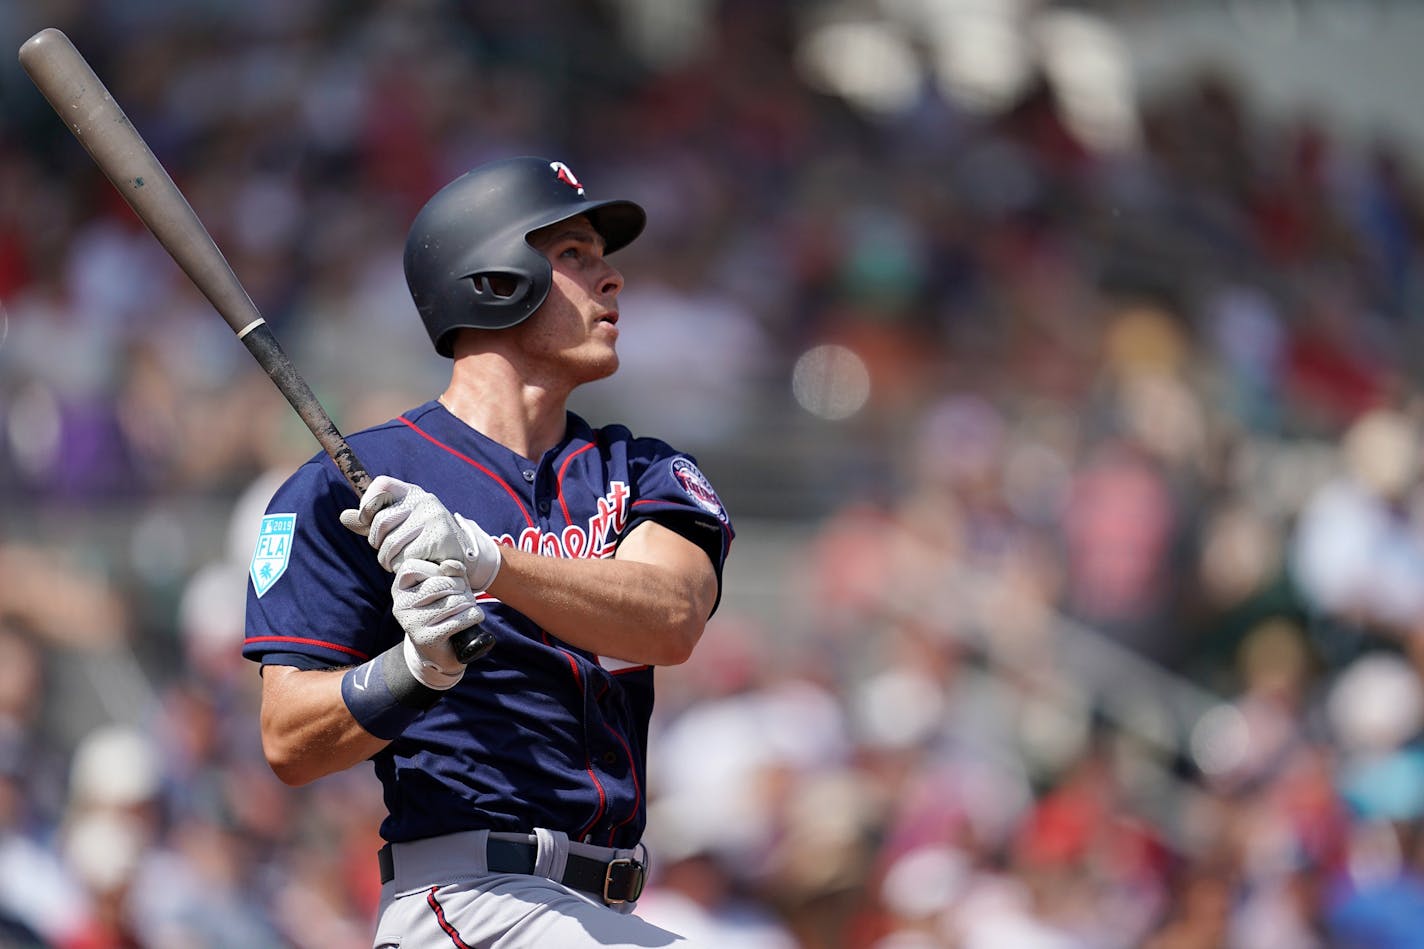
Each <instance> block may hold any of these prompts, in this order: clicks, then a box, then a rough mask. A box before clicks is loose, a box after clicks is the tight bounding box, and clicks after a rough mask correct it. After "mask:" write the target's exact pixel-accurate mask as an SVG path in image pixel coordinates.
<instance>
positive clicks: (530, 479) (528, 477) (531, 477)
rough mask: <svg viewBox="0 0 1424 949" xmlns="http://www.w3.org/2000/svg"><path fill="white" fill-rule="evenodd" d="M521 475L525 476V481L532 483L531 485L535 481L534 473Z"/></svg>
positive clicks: (522, 472)
mask: <svg viewBox="0 0 1424 949" xmlns="http://www.w3.org/2000/svg"><path fill="white" fill-rule="evenodd" d="M520 474H522V475H524V480H525V481H528V482H530V483H531V484H532V483H533V481H534V472H532V471H521V472H520Z"/></svg>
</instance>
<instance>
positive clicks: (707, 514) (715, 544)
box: [624, 439, 735, 611]
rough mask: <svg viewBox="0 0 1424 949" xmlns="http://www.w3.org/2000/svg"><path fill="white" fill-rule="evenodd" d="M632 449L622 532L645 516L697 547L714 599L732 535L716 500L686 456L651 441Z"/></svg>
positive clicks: (728, 520) (719, 593)
mask: <svg viewBox="0 0 1424 949" xmlns="http://www.w3.org/2000/svg"><path fill="white" fill-rule="evenodd" d="M635 453H636V455H637V456H638V458H637V461H639V462H641V464H639V465H637V466H635V468H634V470H635V471H636V472H637V488H636V491H635V495H634V499H633V503H632V509H631V511H630V512H629V519H628V527H627V529H626V530H625V531H624V535H625V536H626V535H627V533H628V532H629V531H632V530H633V528H635V527H637V526H638V525H639V524H641V523H642V522H643V521H649V520H650V521H653V522H655V523H657V524H659V525H660V526H662V527H666V528H667V529H668V530H671V531H673V532H674V533H676V534H679V535H681V536H682V537H684V538H686V539H687V540H690V541H692V542H693V543H694V544H696V545H697V546H698V547H701V548H702V549H703V550H704V551H705V552H706V553H707V557H708V559H710V560H711V561H712V567H713V569H714V570H716V572H717V600H718V602H720V601H721V598H722V566H723V564H725V563H726V560H727V553H728V551H729V550H730V549H731V545H732V538H733V537H734V536H735V532H734V530H733V528H732V520H731V517H730V516H729V515H728V514H727V509H726V507H725V506H724V505H723V504H722V499H721V498H720V497H718V496H717V492H716V490H715V489H714V488H713V487H712V483H711V482H710V481H708V480H707V477H706V476H705V475H704V474H703V473H702V471H701V469H699V468H698V467H697V461H696V459H694V458H693V457H692V456H691V455H687V454H683V453H681V452H677V451H675V450H674V449H672V448H670V447H669V446H667V445H665V444H663V443H662V442H659V441H655V440H652V439H642V440H639V442H638V443H637V444H636V445H635ZM713 609H714V611H715V606H714V608H713Z"/></svg>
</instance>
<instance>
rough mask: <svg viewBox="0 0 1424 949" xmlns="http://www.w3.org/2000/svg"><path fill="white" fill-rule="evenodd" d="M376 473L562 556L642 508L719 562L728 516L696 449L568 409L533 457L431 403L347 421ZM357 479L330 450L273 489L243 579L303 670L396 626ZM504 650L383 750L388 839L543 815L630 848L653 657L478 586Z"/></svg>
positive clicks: (352, 660)
mask: <svg viewBox="0 0 1424 949" xmlns="http://www.w3.org/2000/svg"><path fill="white" fill-rule="evenodd" d="M348 441H349V442H350V444H351V447H352V450H353V451H354V452H355V453H356V455H357V457H359V458H360V459H361V460H362V462H363V463H364V464H365V465H366V466H367V468H368V469H369V470H370V471H371V472H372V474H387V475H391V476H393V477H396V478H399V479H401V480H403V481H409V482H411V483H414V484H418V485H420V486H421V487H423V488H425V489H426V490H427V491H430V492H431V493H433V494H435V495H436V496H438V497H439V498H440V499H441V500H442V501H443V502H444V503H445V505H446V506H447V507H448V508H449V509H450V510H451V511H454V512H458V513H460V514H462V515H464V516H465V517H467V518H471V519H472V520H474V521H476V522H478V523H479V525H480V526H481V527H483V528H484V529H485V530H486V531H488V532H489V533H490V534H491V535H492V536H493V537H494V538H495V539H496V540H498V541H499V542H501V543H504V544H509V545H514V546H518V547H520V548H521V549H523V550H527V551H537V552H538V553H540V554H543V555H546V556H555V557H589V558H593V557H611V556H612V555H613V552H614V550H615V549H616V548H617V545H618V541H619V540H620V538H621V537H623V536H625V535H626V534H627V533H628V531H630V530H632V529H633V528H634V527H635V526H637V525H638V524H639V523H640V522H642V521H644V520H649V519H651V520H653V521H656V522H658V523H659V524H663V525H665V526H667V527H669V528H670V529H672V530H675V531H677V532H678V533H679V534H681V535H682V536H684V537H687V538H688V539H690V540H692V541H693V542H695V543H697V544H698V545H699V546H700V547H702V548H703V549H704V550H706V551H707V554H708V556H709V557H710V558H711V560H712V563H713V565H714V567H715V569H716V571H717V575H718V582H719V583H720V580H721V571H722V563H723V561H724V559H725V557H726V554H727V549H728V546H729V545H730V544H731V540H732V526H731V523H730V521H729V520H728V517H727V514H726V511H725V510H724V509H723V507H722V504H721V502H720V501H719V500H718V498H717V495H716V493H715V492H714V491H713V489H712V487H711V485H710V484H708V482H707V480H706V479H705V478H704V477H703V476H702V474H701V472H699V471H698V469H697V465H696V462H695V461H694V460H693V459H692V458H691V457H689V456H688V455H685V454H681V453H679V452H676V451H674V450H673V449H672V448H670V447H669V446H668V445H666V444H665V443H663V442H661V441H658V440H656V439H651V438H637V437H634V436H633V435H632V434H631V433H630V432H629V431H628V430H627V429H626V428H624V427H622V426H608V427H605V428H602V429H598V430H594V429H592V428H590V427H589V426H588V424H587V423H586V422H584V421H583V420H582V419H580V418H579V417H578V416H576V415H573V414H572V413H570V414H569V416H568V428H567V430H566V433H565V437H564V439H563V441H562V442H560V443H559V444H558V445H557V446H555V447H554V448H552V449H551V450H550V451H549V452H548V453H546V454H545V455H544V457H543V458H541V459H539V460H537V461H530V460H528V459H525V458H522V457H520V456H519V455H516V454H515V453H514V452H512V451H510V450H509V449H507V448H505V447H504V446H502V445H500V444H498V443H496V442H494V441H492V440H490V439H488V438H486V437H485V436H483V435H481V434H480V433H479V432H477V431H475V430H474V429H472V428H470V427H469V426H468V425H466V424H465V423H464V422H462V421H460V420H459V419H457V418H455V417H454V416H453V415H451V414H450V413H449V412H448V411H446V409H445V408H444V407H443V406H442V405H440V404H439V403H438V402H427V403H426V404H425V405H422V406H420V407H418V408H416V409H413V410H411V411H410V412H407V413H406V414H405V415H404V416H402V417H401V418H398V419H394V420H392V421H390V422H387V423H386V424H384V425H379V426H376V427H374V428H370V429H367V430H365V431H362V432H357V433H356V434H354V435H352V436H350V437H349V439H348ZM356 501H357V499H356V496H355V494H354V492H353V491H352V490H351V488H350V487H349V486H348V485H347V483H346V482H345V480H343V478H342V477H341V475H340V474H339V473H338V472H337V470H336V467H335V465H333V464H332V463H331V461H330V460H329V459H328V458H327V457H326V456H325V455H319V456H317V457H316V458H314V459H312V460H311V461H310V462H308V463H307V464H305V465H303V466H302V467H301V468H300V469H298V470H297V472H296V473H295V474H294V475H293V476H292V477H291V478H290V479H288V480H287V482H286V483H285V484H284V485H283V486H282V487H281V488H280V489H279V490H278V491H277V493H276V494H275V495H274V496H273V498H272V501H271V503H270V504H269V505H268V508H267V515H266V516H265V517H264V518H263V520H262V528H261V532H260V536H259V540H258V544H257V549H256V551H255V552H254V555H253V559H252V568H251V571H250V576H249V583H248V590H247V640H246V644H245V645H244V647H243V654H244V655H246V656H247V657H248V658H250V659H254V660H258V661H261V662H264V663H280V664H284V665H292V666H297V667H298V668H304V669H316V668H326V667H339V666H350V665H355V664H358V663H361V662H364V661H366V660H367V659H370V658H372V657H373V656H375V655H377V654H379V653H381V652H383V651H385V650H386V649H389V648H390V647H392V646H394V645H396V644H397V643H399V642H400V640H401V638H402V636H403V635H404V633H403V632H402V630H401V628H400V626H399V625H398V624H397V623H396V621H395V619H394V618H393V617H392V615H391V581H392V577H391V575H390V574H389V573H387V572H386V571H385V570H383V569H381V566H380V565H379V564H378V563H377V562H376V552H375V551H374V550H372V549H371V547H370V546H369V544H368V543H367V542H366V539H365V538H363V537H360V536H358V535H356V534H354V533H352V532H350V531H348V530H347V529H346V528H345V527H343V526H342V525H341V523H340V521H339V520H338V515H339V514H340V512H341V511H342V510H343V509H346V508H350V507H355V505H356ZM480 602H481V606H482V607H483V608H484V610H485V612H486V619H485V621H484V628H485V629H488V630H491V631H492V632H493V633H494V634H495V636H496V637H497V645H496V646H495V650H494V652H493V653H491V654H490V655H489V656H488V657H486V658H485V659H483V660H480V661H478V662H476V663H474V664H472V665H471V666H470V667H469V669H468V671H467V672H466V673H465V677H464V678H463V679H462V680H461V681H460V683H459V684H458V685H456V686H455V687H454V688H453V689H451V690H450V691H449V692H448V693H446V695H445V696H444V697H443V698H442V699H441V701H440V702H439V703H438V704H437V705H435V707H434V708H432V709H430V710H429V711H428V712H426V713H424V714H423V715H422V716H421V717H420V718H419V719H417V720H416V721H415V723H414V724H412V725H411V726H410V727H409V728H408V729H406V731H405V732H404V734H402V735H401V737H399V738H397V739H396V740H395V741H393V742H392V743H391V744H390V745H388V746H387V747H386V748H385V749H383V750H382V751H381V752H380V753H379V754H377V755H376V756H375V758H374V759H373V761H374V763H375V767H376V774H377V775H378V776H379V778H380V779H381V782H382V785H383V786H384V789H385V801H386V807H387V809H388V811H389V816H388V817H387V818H386V820H385V822H384V823H383V824H382V826H381V833H382V836H384V837H385V838H386V839H387V840H392V841H404V840H414V839H418V838H422V837H430V836H434V835H437V834H445V833H452V832H454V831H460V830H471V829H479V828H487V829H490V830H499V831H520V832H527V831H529V830H531V829H532V828H534V827H548V828H551V829H555V830H562V831H564V832H566V833H567V834H568V835H569V836H570V837H571V838H572V839H574V840H583V841H587V842H590V843H596V844H600V845H604V846H614V847H631V846H633V845H634V844H636V843H637V841H638V839H639V838H640V837H641V836H642V832H643V825H644V818H645V803H646V802H645V789H646V786H647V784H646V780H645V767H644V752H645V748H646V744H647V734H648V719H649V715H650V714H651V711H652V705H653V670H652V668H651V667H649V666H634V665H630V664H629V663H626V662H617V661H613V660H609V659H605V658H600V657H599V656H596V655H594V654H592V653H589V652H587V651H584V650H582V649H577V648H575V647H573V646H570V645H568V644H567V643H564V642H561V641H560V640H558V639H557V638H556V637H554V636H553V635H552V634H550V633H549V632H547V631H545V630H543V629H541V628H539V627H538V626H537V625H535V624H534V623H533V622H532V621H531V620H529V619H528V618H527V617H526V616H524V615H523V614H522V613H519V612H518V611H516V610H514V609H511V608H509V607H507V606H505V605H503V604H502V603H500V602H499V601H498V600H496V599H494V598H493V597H490V596H488V595H485V596H481V598H480Z"/></svg>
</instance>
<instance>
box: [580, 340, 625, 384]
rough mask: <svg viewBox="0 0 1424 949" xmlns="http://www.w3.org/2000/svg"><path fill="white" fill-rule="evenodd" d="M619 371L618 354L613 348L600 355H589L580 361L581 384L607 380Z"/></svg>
mask: <svg viewBox="0 0 1424 949" xmlns="http://www.w3.org/2000/svg"><path fill="white" fill-rule="evenodd" d="M617 371H618V353H617V352H615V351H614V350H613V349H612V348H611V347H610V348H608V349H607V350H604V351H602V352H599V353H589V354H587V356H586V358H584V359H581V360H579V364H578V376H579V384H580V385H582V384H583V383H586V382H597V381H598V380H599V379H607V378H608V377H609V376H611V375H613V374H614V373H615V372H617Z"/></svg>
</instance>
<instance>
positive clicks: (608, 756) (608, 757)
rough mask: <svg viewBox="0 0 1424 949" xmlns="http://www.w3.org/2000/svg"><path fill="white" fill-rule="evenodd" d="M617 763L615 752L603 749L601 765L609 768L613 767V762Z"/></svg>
mask: <svg viewBox="0 0 1424 949" xmlns="http://www.w3.org/2000/svg"><path fill="white" fill-rule="evenodd" d="M617 763H618V755H617V753H616V752H612V751H605V752H604V753H603V766H604V767H605V768H611V767H613V766H614V765H615V764H617Z"/></svg>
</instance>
